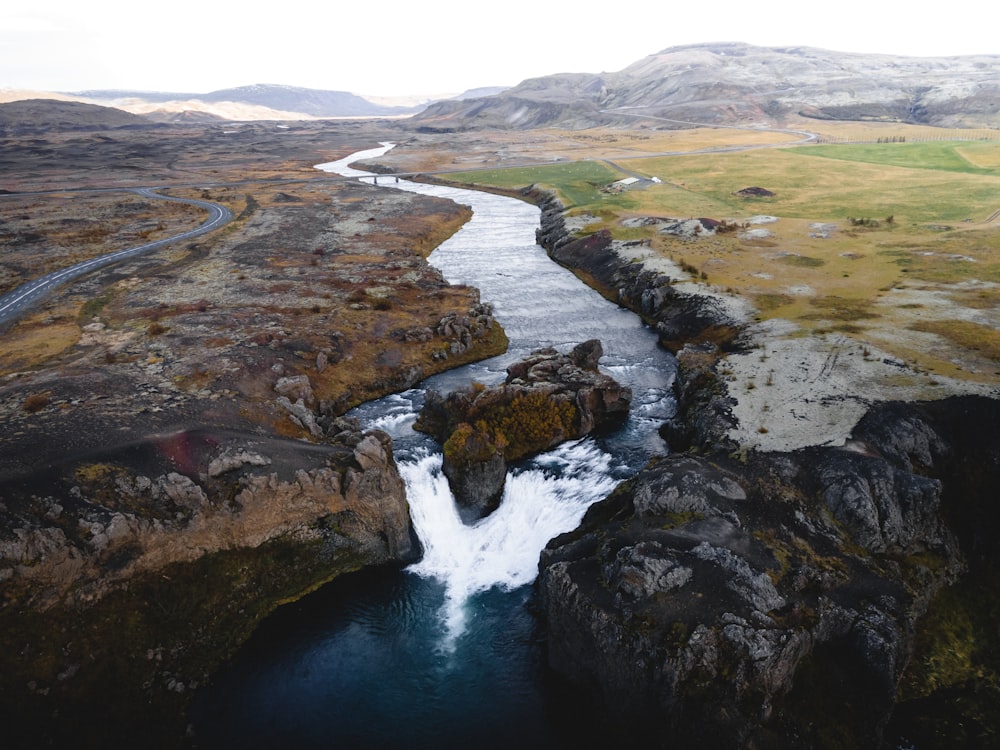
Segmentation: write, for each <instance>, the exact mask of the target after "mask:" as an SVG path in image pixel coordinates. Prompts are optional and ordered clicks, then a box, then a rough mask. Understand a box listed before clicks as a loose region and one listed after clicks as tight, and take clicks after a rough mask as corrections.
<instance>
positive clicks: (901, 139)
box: [815, 128, 1000, 144]
mask: <svg viewBox="0 0 1000 750" xmlns="http://www.w3.org/2000/svg"><path fill="white" fill-rule="evenodd" d="M927 141H1000V130H998V129H994V128H982V129H979V130H967V129H964V128H954V129H949V130H941V131H940V132H926V133H924V132H919V133H908V134H903V133H897V134H894V135H880V136H866V137H857V136H855V137H851V136H843V135H841V136H831V135H820V136H819V137H818V138H817V139H816V140H815V143H831V144H848V143H926V142H927Z"/></svg>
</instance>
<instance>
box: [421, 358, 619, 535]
mask: <svg viewBox="0 0 1000 750" xmlns="http://www.w3.org/2000/svg"><path fill="white" fill-rule="evenodd" d="M602 354H603V348H602V347H601V342H600V341H597V340H591V341H586V342H584V343H582V344H579V345H577V346H576V347H575V348H574V349H573V350H572V351H571V352H570V353H569V354H561V353H559V352H558V351H556V350H555V349H552V348H546V349H539V350H537V351H535V352H533V353H532V354H531V355H530V356H528V357H527V358H525V359H523V360H521V361H519V362H516V363H514V364H512V365H511V366H510V367H508V368H507V378H506V380H505V381H504V383H502V384H500V385H497V386H493V387H485V386H482V385H480V384H474V385H472V386H471V387H470V388H468V389H465V390H458V391H453V392H452V393H449V394H448V395H447V396H442V395H441V394H438V393H435V392H430V393H428V394H427V400H426V403H425V405H424V408H423V410H422V411H421V413H420V417H419V420H418V422H417V424H416V428H417V429H419V430H422V431H424V432H427V433H429V434H431V435H433V436H434V437H435V438H436V439H437V440H438V441H439V442H441V443H443V445H444V462H443V471H444V473H445V475H446V476H447V477H448V479H449V482H450V483H451V486H452V491H453V492H454V494H455V497H456V499H457V500H458V502H459V503H461V504H462V505H464V506H465V507H466V508H469V509H470V510H471V511H473V512H474V513H475V514H477V515H484V514H486V513H488V512H490V511H492V510H493V509H494V508H495V507H496V505H497V504H498V503H499V501H500V496H501V494H502V493H503V487H504V481H505V478H506V475H507V464H508V462H511V461H517V460H519V459H522V458H526V457H528V456H530V455H533V454H535V453H539V452H542V451H545V450H548V449H550V448H553V447H555V446H556V445H558V444H559V443H562V442H564V441H566V440H576V439H578V438H581V437H583V436H585V435H589V434H590V433H592V432H595V431H597V432H600V431H603V430H609V429H613V428H615V427H619V426H621V424H623V423H624V421H625V420H626V419H627V418H628V409H629V404H630V402H631V399H632V393H631V390H630V389H629V388H628V387H626V386H622V385H620V384H619V383H618V382H617V381H615V380H614V379H613V378H611V377H610V376H608V375H605V374H604V373H602V372H600V371H599V370H598V361H599V360H600V358H601V355H602Z"/></svg>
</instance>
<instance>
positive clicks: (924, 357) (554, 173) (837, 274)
mask: <svg viewBox="0 0 1000 750" xmlns="http://www.w3.org/2000/svg"><path fill="white" fill-rule="evenodd" d="M616 165H617V167H620V169H616V168H615V167H616ZM629 172H634V173H637V174H642V175H645V176H647V177H653V176H655V177H657V178H659V180H661V182H659V183H649V182H645V183H642V187H641V188H631V189H628V190H626V191H624V192H620V193H615V192H608V191H607V190H605V188H606V186H607V185H609V184H610V183H613V182H615V181H616V180H619V179H621V178H622V177H624V176H626V174H627V173H629ZM451 177H452V178H453V179H456V180H459V181H462V182H466V183H472V184H480V185H494V186H498V187H504V188H521V187H525V186H527V185H531V184H536V185H539V186H543V187H547V188H550V189H553V190H555V191H557V193H558V194H559V196H560V197H561V199H562V201H563V204H564V205H565V206H566V207H567V209H568V212H569V213H570V214H589V215H592V216H595V217H598V218H599V221H596V222H594V223H592V224H590V225H588V231H596V230H598V229H604V228H607V229H610V230H611V231H612V232H613V233H614V234H615V236H617V237H619V238H621V239H640V238H645V239H648V240H649V243H650V247H651V249H652V250H653V251H655V252H658V253H660V254H662V255H664V256H667V257H671V258H673V259H674V260H675V261H678V262H680V261H683V262H684V263H685V264H687V265H688V266H691V267H694V268H696V269H698V270H699V272H700V274H701V275H703V276H704V277H707V280H708V282H709V283H710V284H712V285H713V286H715V287H717V288H722V289H727V290H730V291H735V292H738V293H740V294H742V295H744V296H746V297H748V298H749V299H751V301H754V302H756V303H757V307H758V310H759V316H760V317H761V318H768V317H782V318H787V319H791V320H794V321H795V322H797V323H798V324H799V325H800V326H801V327H802V329H803V330H804V331H806V332H809V331H829V330H835V331H840V332H843V333H845V334H847V335H851V336H857V337H859V338H865V337H866V336H867V335H869V334H874V333H878V332H879V331H878V330H877V329H881V331H885V330H887V329H893V330H896V331H901V332H902V331H911V332H913V333H914V338H913V340H909V339H908V338H907V337H906V336H903V335H898V336H895V337H894V342H891V343H893V345H895V346H896V347H897V352H898V353H899V354H900V356H904V357H905V358H908V359H911V360H913V361H918V362H920V364H921V366H927V367H932V369H933V368H935V367H936V369H938V370H939V371H942V372H949V373H954V372H955V370H956V369H961V368H960V366H959V365H956V364H954V362H952V360H954V359H956V357H954V356H952V355H951V354H949V353H948V352H947V351H945V352H943V353H938V354H934V355H932V354H930V353H929V352H928V351H925V350H926V349H927V347H926V346H922V345H921V344H920V343H919V337H918V336H916V333H917V332H922V333H923V334H925V335H926V334H927V333H928V332H933V333H934V334H936V335H937V336H938V337H939V339H941V340H942V341H943V342H944V343H946V344H947V345H948V346H950V347H952V348H954V347H959V348H961V349H962V350H963V351H965V352H966V353H971V355H972V356H974V358H978V359H980V360H981V359H982V358H983V357H986V359H987V360H988V363H987V365H988V369H989V372H988V377H990V378H993V377H995V375H996V374H997V371H998V370H1000V356H998V355H997V354H996V349H995V347H993V346H980V347H977V346H975V342H974V339H975V332H976V330H980V331H981V332H982V333H983V336H980V338H983V337H986V338H991V337H989V336H986V333H987V332H988V331H990V330H991V328H1000V324H998V323H997V321H998V320H1000V224H998V223H997V222H993V223H992V224H985V223H983V222H985V221H986V219H988V218H989V217H990V216H991V215H992V214H993V213H994V212H995V211H997V210H998V209H1000V142H996V141H983V142H978V141H929V142H922V143H883V144H851V145H823V146H795V147H781V148H758V149H751V150H746V151H734V152H717V153H699V154H685V155H677V156H650V157H640V158H627V159H626V158H621V157H619V158H618V160H617V161H615V162H613V163H612V162H605V161H598V160H591V161H580V162H572V163H560V164H555V165H545V166H536V167H530V168H519V169H506V170H505V169H495V170H488V171H477V172H467V173H463V174H460V175H451ZM747 187H762V188H766V189H767V190H769V191H771V192H773V193H774V195H773V196H771V197H765V198H750V199H747V198H742V197H740V196H738V195H736V192H737V191H739V190H741V189H743V188H747ZM759 215H767V216H773V217H778V219H779V220H778V221H777V222H775V223H772V224H767V225H763V226H764V227H766V228H767V229H768V231H769V232H770V234H768V235H767V236H765V237H763V238H761V237H756V238H747V237H746V236H743V237H741V236H739V235H737V234H727V235H720V236H715V237H711V238H703V239H698V240H690V239H688V240H682V239H678V238H674V237H668V236H664V235H661V234H659V233H658V231H657V229H656V228H655V227H650V228H643V229H635V228H629V229H627V228H625V227H622V226H621V221H622V220H623V219H625V218H628V217H632V216H656V217H671V218H680V219H682V218H691V217H711V218H715V219H727V220H731V221H737V222H744V221H747V220H748V219H750V218H751V217H753V216H759ZM852 219H854V220H855V221H852ZM858 219H866V220H868V221H866V222H865V224H864V225H861V224H859V223H858V222H857V221H856V220H858ZM820 223H822V224H824V225H826V226H828V227H832V228H833V231H832V232H829V233H828V234H827V235H826V236H818V234H817V232H815V231H814V228H815V226H816V225H817V224H820ZM906 289H909V290H912V294H915V293H916V292H917V291H920V292H921V293H926V294H932V295H936V297H935V302H934V303H933V304H931V303H924V302H914V301H913V300H912V299H910V297H907V301H905V302H901V303H899V304H898V305H897V306H896V307H893V304H892V300H893V299H895V298H896V297H894V296H893V295H891V294H890V292H891V291H892V290H896V291H900V290H906ZM790 290H791V291H790ZM912 294H911V296H912ZM899 298H900V299H902V297H899ZM838 300H839V302H838ZM939 301H943V302H941V303H940V304H939ZM944 302H946V303H947V304H944ZM845 310H848V311H857V310H863V311H864V314H863V315H855V314H854V313H850V314H848V313H845V312H844V311H845ZM969 319H974V320H976V321H977V323H976V325H978V326H980V328H979V329H976V328H970V327H969V326H962V327H959V326H953V325H944V324H943V323H942V322H941V321H949V320H969ZM928 320H934V321H937V322H936V323H934V324H933V325H931V324H929V323H928V322H927V321H928ZM914 341H917V343H914ZM983 343H986V341H985V339H984V341H983ZM932 360H935V361H934V362H932ZM968 369H969V368H968V367H966V370H968ZM980 369H981V368H980ZM966 374H967V373H966Z"/></svg>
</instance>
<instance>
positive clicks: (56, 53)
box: [0, 0, 1000, 96]
mask: <svg viewBox="0 0 1000 750" xmlns="http://www.w3.org/2000/svg"><path fill="white" fill-rule="evenodd" d="M557 6H561V7H557ZM891 6H896V7H891ZM979 7H980V10H979V11H978V12H974V11H973V10H972V9H971V7H968V6H966V7H965V9H964V10H963V9H956V10H955V11H954V12H948V11H946V10H945V9H944V8H938V12H935V13H933V14H932V13H931V12H929V11H928V12H924V11H921V10H920V9H919V8H918V7H917V6H916V5H914V4H912V3H906V4H903V3H893V2H892V1H891V0H890V2H881V3H876V2H871V1H870V0H840V2H838V3H835V4H831V3H820V4H816V3H809V2H803V0H794V1H793V0H756V1H755V0H715V2H695V1H693V0H680V2H673V3H672V2H670V0H657V1H656V2H655V3H654V2H649V1H648V0H638V1H636V0H633V1H632V2H624V1H623V0H617V1H615V0H600V2H588V1H587V0H576V1H575V2H573V3H563V2H558V0H498V1H497V2H489V1H488V0H486V1H482V0H481V1H480V2H476V0H463V1H462V2H458V1H457V0H424V2H419V0H409V1H404V0H381V1H379V2H374V1H371V0H369V2H355V0H328V2H327V3H326V4H322V5H321V4H320V3H314V2H297V1H296V0H284V1H282V0H277V1H275V0H272V1H271V2H262V1H259V0H258V1H257V2H254V0H240V1H239V2H234V1H232V0H216V1H215V2H212V1H211V0H172V1H170V2H165V3H155V2H151V3H138V2H134V0H130V1H129V2H123V1H122V0H89V1H87V2H84V1H82V0H24V1H23V2H17V0H5V2H4V4H3V7H2V8H0V89H4V88H6V89H24V88H26V89H37V90H47V91H78V90H83V89H97V88H100V89H108V88H128V89H138V90H146V91H171V92H195V93H207V92H209V91H214V90H216V89H221V88H228V87H231V86H243V85H247V84H253V83H280V84H288V85H293V86H304V87H307V88H316V89H329V90H334V91H350V92H353V93H356V94H366V95H378V96H390V95H403V94H444V93H459V92H461V91H464V90H466V89H469V88H474V87H478V86H499V85H514V84H516V83H518V82H520V81H522V80H524V79H525V78H532V77H536V76H543V75H549V74H552V73H563V72H581V73H601V72H610V71H617V70H621V69H622V68H624V67H626V66H628V65H629V64H631V63H632V62H635V61H637V60H639V59H641V58H643V57H645V56H646V55H650V54H653V53H656V52H659V51H660V50H663V49H666V48H667V47H672V46H675V45H681V44H696V43H701V42H715V41H741V42H748V43H750V44H757V45H761V46H790V45H804V46H812V47H821V48H825V49H829V50H837V51H842V52H879V53H886V54H900V55H916V56H936V55H965V54H998V53H1000V37H998V36H997V33H996V30H997V27H998V23H997V22H998V21H1000V11H998V10H997V9H996V7H995V6H993V5H992V3H990V2H987V3H985V4H983V5H980V6H979ZM991 8H992V10H991ZM564 9H565V10H564ZM987 16H989V18H987Z"/></svg>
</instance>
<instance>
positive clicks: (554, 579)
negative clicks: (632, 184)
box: [536, 196, 1000, 748]
mask: <svg viewBox="0 0 1000 750" xmlns="http://www.w3.org/2000/svg"><path fill="white" fill-rule="evenodd" d="M541 203H542V205H543V225H542V229H541V230H540V232H539V238H540V240H541V241H542V242H543V243H544V244H545V245H546V247H548V248H549V251H550V254H551V255H552V257H554V258H556V259H557V260H560V262H563V263H565V264H566V265H568V266H570V267H571V268H574V269H575V270H577V271H578V272H581V275H582V276H584V277H585V278H586V279H587V280H588V282H589V283H591V284H592V285H594V286H595V287H597V288H599V289H601V290H602V291H603V292H604V293H605V294H606V295H608V296H610V297H612V298H614V299H618V300H619V301H621V302H622V303H623V304H626V305H627V306H629V307H631V308H632V309H633V310H635V311H636V312H638V313H639V314H641V315H643V316H644V317H645V318H646V319H647V320H648V321H649V322H650V323H651V325H653V326H655V327H656V330H657V331H658V332H659V333H660V337H661V342H662V343H663V344H664V345H665V346H668V347H669V348H671V349H672V350H673V351H675V352H676V353H677V356H678V361H679V368H678V376H677V383H676V389H675V390H676V394H677V398H678V414H677V417H675V418H674V419H673V420H671V421H670V423H668V424H667V425H665V426H664V428H663V429H662V430H661V433H662V434H663V436H664V438H665V439H666V440H667V442H668V443H669V444H670V446H671V449H672V450H673V451H674V452H673V453H672V454H671V455H670V456H667V457H664V458H661V459H659V460H657V461H655V462H654V463H653V464H652V465H650V466H649V467H647V468H646V469H644V470H643V471H641V472H640V473H639V474H638V475H637V476H636V477H635V478H633V479H632V480H630V481H629V482H627V483H625V484H624V485H622V486H621V487H620V488H619V489H618V490H617V491H616V492H615V493H613V494H612V495H611V496H610V497H608V498H607V499H605V500H603V501H601V502H599V503H597V504H595V505H594V506H592V507H591V508H590V510H589V511H588V513H587V515H586V517H585V519H584V521H583V523H582V524H581V526H580V527H579V528H578V529H577V530H576V531H574V532H571V533H569V534H565V535H563V536H561V537H558V538H556V539H554V540H552V541H551V542H550V543H549V545H548V547H547V548H546V550H545V551H544V552H543V554H542V558H541V563H540V574H539V578H538V581H537V584H536V586H537V591H538V595H539V602H540V607H541V611H542V617H543V619H544V621H545V623H546V627H547V628H548V639H547V643H548V661H549V664H550V665H551V666H552V667H553V668H554V669H555V670H556V671H557V672H559V673H561V674H562V675H564V676H565V677H567V678H568V679H569V680H570V682H571V683H572V684H575V685H577V686H578V687H580V688H581V689H582V690H583V691H585V692H588V693H590V694H591V695H592V696H593V697H594V700H595V703H596V704H597V705H601V706H604V707H607V709H608V711H609V714H610V717H611V719H610V720H611V721H613V722H614V726H615V727H616V729H615V731H616V734H619V735H620V736H621V738H622V740H623V741H629V740H639V739H642V740H644V741H646V742H648V741H649V738H650V737H658V738H659V742H658V743H653V746H655V747H676V746H678V745H682V746H687V745H688V744H690V745H693V744H694V743H698V745H700V746H708V747H746V748H750V747H752V748H780V747H789V746H800V745H810V746H817V747H879V746H885V747H896V746H899V743H900V742H902V741H903V738H908V739H909V740H913V738H914V737H919V740H920V741H919V742H918V743H917V744H918V746H921V747H948V746H954V742H955V739H956V737H958V738H961V740H962V741H963V742H970V743H972V744H973V745H974V744H976V743H979V742H982V741H983V739H984V738H986V737H990V736H992V735H993V733H994V732H995V731H996V728H997V723H996V721H997V720H996V713H995V700H996V697H997V691H996V689H995V687H994V686H993V685H994V682H995V672H993V671H991V670H992V669H993V668H992V667H990V666H987V667H985V668H982V669H980V668H979V667H977V666H974V665H977V664H982V663H983V662H982V661H980V660H981V659H984V658H989V657H985V656H983V654H988V653H989V652H990V649H991V647H990V646H989V645H988V644H986V643H982V642H980V641H979V640H977V638H981V637H982V636H975V635H971V634H970V633H971V625H969V623H970V621H977V620H980V619H983V621H984V622H989V613H990V612H991V611H994V610H993V609H991V608H995V606H996V604H995V602H996V600H997V595H996V593H995V585H994V584H987V585H984V584H981V583H978V582H981V581H990V580H992V579H993V578H994V577H995V573H996V570H997V564H998V559H997V555H996V553H995V551H993V545H990V544H988V543H987V536H988V535H989V531H988V530H989V529H991V528H993V524H994V523H995V522H996V520H997V519H996V517H997V510H996V504H995V503H994V502H993V500H992V498H993V496H994V495H995V487H996V486H997V482H998V481H1000V464H998V460H997V456H998V455H1000V431H998V430H997V427H996V425H997V424H998V423H1000V422H998V421H997V420H998V418H1000V402H997V401H996V400H992V399H988V398H980V397H955V398H951V399H947V400H943V401H938V402H930V403H919V404H907V403H884V404H881V405H878V406H876V407H873V408H872V409H871V410H870V411H869V413H868V414H867V416H865V417H864V418H863V419H862V420H861V421H860V422H859V423H858V425H857V426H856V427H855V429H854V431H853V435H852V436H851V439H850V440H849V441H848V442H847V443H846V445H845V446H843V447H839V448H831V447H825V448H808V449H803V450H799V451H795V452H791V453H757V452H754V451H749V452H748V451H742V450H739V449H738V446H736V445H735V444H733V443H732V442H731V440H729V439H728V438H727V437H726V435H727V432H728V430H729V427H730V426H731V425H732V424H733V418H732V414H731V412H730V407H731V405H732V403H733V402H732V400H731V396H730V394H729V392H728V389H727V387H726V385H725V382H724V379H723V378H721V377H720V376H719V374H718V364H719V361H720V355H721V354H722V353H724V352H725V351H726V350H731V349H734V348H737V347H740V346H741V337H742V332H741V329H740V325H739V323H738V322H737V321H734V320H733V319H732V318H731V317H730V316H729V315H728V314H726V312H725V310H723V309H721V308H720V307H718V306H716V304H715V302H714V300H712V299H710V298H703V299H701V300H699V299H697V298H696V297H695V295H690V294H684V293H680V292H678V290H677V289H675V288H674V287H673V285H671V284H670V281H669V279H666V278H665V277H664V276H662V275H660V274H655V273H651V272H648V271H646V270H644V269H643V267H642V265H641V264H639V263H630V262H628V261H627V260H625V259H623V257H622V256H621V255H619V254H618V253H616V252H614V250H615V245H614V244H613V243H612V241H611V239H610V237H607V236H602V235H601V234H600V233H598V234H595V235H591V236H590V237H585V238H583V239H578V238H573V237H572V236H570V234H569V233H568V232H566V231H565V228H564V227H563V226H562V221H561V216H560V215H559V214H560V207H559V206H558V203H557V202H555V201H553V200H552V199H550V198H547V197H544V196H543V197H542V199H541ZM685 340H687V341H688V342H687V343H683V342H684V341H685ZM969 581H971V582H972V583H967V582H969ZM958 586H969V587H971V590H972V591H974V592H978V593H982V594H983V603H981V604H977V603H976V602H971V603H969V602H964V603H959V605H958V608H957V610H946V609H944V607H946V606H950V607H953V608H954V607H955V598H954V596H952V598H951V599H950V600H947V601H949V602H950V603H949V604H942V605H940V607H941V608H940V609H936V608H935V604H934V603H935V602H937V601H942V600H946V598H947V597H948V596H949V592H950V591H953V590H955V588H956V587H958ZM975 586H980V588H975ZM963 590H969V589H963ZM974 595H975V594H974ZM976 607H979V608H981V609H982V612H979V611H978V610H977V609H976ZM970 608H971V609H972V614H970V611H969V610H970ZM931 615H933V616H934V618H936V620H935V619H934V618H931ZM952 620H954V621H956V622H960V623H963V624H962V625H961V626H958V625H947V626H946V629H945V631H944V633H945V635H944V636H943V637H942V639H941V640H942V643H943V644H944V645H942V646H938V647H937V648H938V649H939V650H938V651H936V652H935V651H934V650H933V647H932V645H929V644H933V643H934V642H935V641H934V638H933V637H932V636H931V635H929V633H930V632H931V628H932V627H934V622H935V621H936V622H941V621H944V622H945V623H950V622H951V621H952ZM938 627H940V626H938ZM956 628H960V632H961V633H962V634H963V635H962V636H961V637H956V635H955V630H956ZM949 639H950V640H949ZM962 639H965V640H962ZM959 654H961V656H959ZM953 658H958V659H959V660H960V661H961V660H963V659H964V660H966V661H962V664H964V665H965V666H964V667H963V666H955V667H954V669H951V667H947V668H943V667H942V663H943V662H948V661H949V660H950V659H953ZM989 663H990V662H987V664H989ZM949 669H951V671H950V672H949V671H948V670H949ZM935 702H937V703H935ZM941 703H943V704H945V705H946V706H947V709H946V711H945V713H946V714H947V718H946V719H945V720H942V719H941V714H940V712H939V713H938V715H936V716H935V718H933V719H930V718H927V716H929V715H931V714H930V712H931V710H932V707H933V706H934V705H937V704H941ZM957 703H962V708H961V709H957V708H956V707H955V706H956V704H957ZM970 706H971V708H969V707H970ZM990 706H994V708H990ZM977 712H978V713H977Z"/></svg>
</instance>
